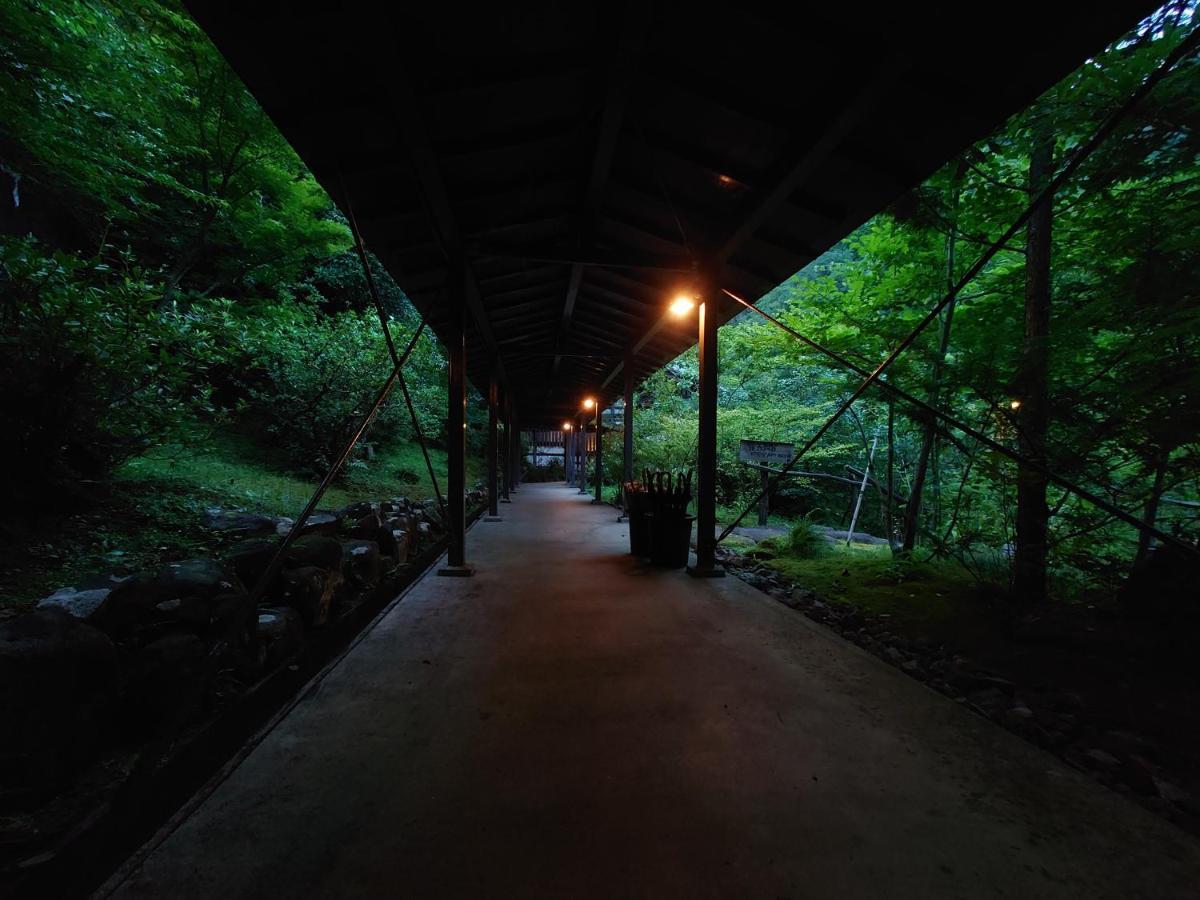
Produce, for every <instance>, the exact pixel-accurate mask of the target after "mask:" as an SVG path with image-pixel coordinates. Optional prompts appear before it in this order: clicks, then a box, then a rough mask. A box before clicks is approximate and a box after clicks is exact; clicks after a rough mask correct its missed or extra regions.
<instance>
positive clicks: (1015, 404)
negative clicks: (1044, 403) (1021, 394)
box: [1008, 400, 1021, 409]
mask: <svg viewBox="0 0 1200 900" xmlns="http://www.w3.org/2000/svg"><path fill="white" fill-rule="evenodd" d="M1008 406H1009V408H1010V409H1020V408H1021V401H1020V400H1013V401H1012V402H1011V403H1009V404H1008Z"/></svg>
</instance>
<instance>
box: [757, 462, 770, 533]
mask: <svg viewBox="0 0 1200 900" xmlns="http://www.w3.org/2000/svg"><path fill="white" fill-rule="evenodd" d="M758 474H759V475H761V476H762V485H761V487H762V496H761V497H759V498H758V525H759V527H760V528H761V527H762V526H763V525H766V524H767V516H768V515H770V513H771V475H770V473H769V472H768V471H767V470H766V469H765V468H764V469H763V470H762V471H761V472H759V473H758Z"/></svg>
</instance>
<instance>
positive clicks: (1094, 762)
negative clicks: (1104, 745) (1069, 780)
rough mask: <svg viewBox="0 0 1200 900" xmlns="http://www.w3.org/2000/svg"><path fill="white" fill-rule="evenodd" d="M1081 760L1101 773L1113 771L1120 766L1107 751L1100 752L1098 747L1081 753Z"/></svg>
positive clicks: (1119, 762) (1117, 760)
mask: <svg viewBox="0 0 1200 900" xmlns="http://www.w3.org/2000/svg"><path fill="white" fill-rule="evenodd" d="M1083 758H1084V761H1085V762H1086V763H1087V764H1088V765H1089V766H1091V767H1092V768H1093V769H1100V770H1101V771H1103V772H1112V771H1115V770H1116V769H1117V767H1118V766H1120V764H1121V761H1120V760H1119V759H1117V758H1116V757H1115V756H1113V755H1112V754H1111V753H1109V752H1108V751H1107V750H1101V749H1100V748H1098V747H1093V748H1092V749H1090V750H1085V751H1083Z"/></svg>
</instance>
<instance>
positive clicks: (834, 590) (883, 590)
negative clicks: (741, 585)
mask: <svg viewBox="0 0 1200 900" xmlns="http://www.w3.org/2000/svg"><path fill="white" fill-rule="evenodd" d="M757 549H758V550H759V552H760V553H762V554H763V556H765V557H766V558H765V559H764V562H765V564H766V565H768V566H770V567H771V568H773V569H775V570H777V571H778V572H780V573H781V574H782V575H783V576H784V577H786V578H787V579H788V580H789V581H791V582H793V583H794V584H797V585H799V586H800V587H804V588H807V589H809V590H811V591H814V592H816V593H817V594H818V595H819V596H820V597H821V598H822V599H824V600H826V601H827V602H829V603H833V604H837V605H845V606H851V607H854V608H856V609H858V610H860V611H862V612H863V613H866V614H869V615H872V616H881V615H882V616H887V617H888V619H889V626H890V627H891V628H892V630H893V631H895V632H897V633H900V634H903V635H905V636H906V637H910V638H926V639H931V640H947V639H950V638H952V637H962V636H965V635H964V632H974V631H976V630H977V629H978V628H980V627H986V626H985V620H987V619H988V616H989V611H988V603H987V602H986V597H985V595H984V593H983V592H981V590H980V588H979V585H978V583H977V582H976V581H975V579H974V578H972V576H971V574H970V573H969V572H967V570H966V569H964V568H963V567H962V566H960V565H959V564H958V563H955V562H952V561H930V562H917V561H914V560H912V559H905V558H893V556H892V553H891V551H890V550H889V549H888V547H887V546H885V545H876V544H852V545H851V546H850V547H847V546H846V545H845V544H844V543H841V542H838V543H836V544H829V545H828V547H827V548H826V550H825V552H824V553H823V554H822V555H820V556H816V557H811V558H804V559H797V558H795V557H792V556H789V555H788V554H787V552H786V538H783V539H772V540H768V541H763V542H760V543H759V544H758V545H757Z"/></svg>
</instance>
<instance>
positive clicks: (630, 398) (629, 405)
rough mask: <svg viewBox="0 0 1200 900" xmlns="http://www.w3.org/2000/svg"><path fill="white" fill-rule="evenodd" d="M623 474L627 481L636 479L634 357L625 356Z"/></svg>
mask: <svg viewBox="0 0 1200 900" xmlns="http://www.w3.org/2000/svg"><path fill="white" fill-rule="evenodd" d="M622 449H623V450H624V457H623V460H622V462H623V466H622V474H623V478H624V480H625V481H632V480H634V358H632V356H631V355H626V356H625V433H624V446H623V448H622Z"/></svg>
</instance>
